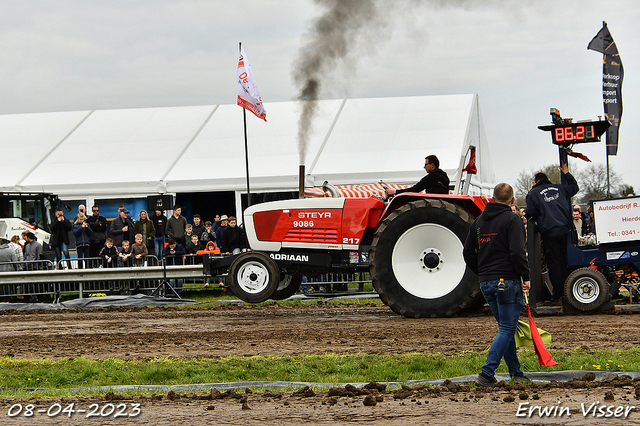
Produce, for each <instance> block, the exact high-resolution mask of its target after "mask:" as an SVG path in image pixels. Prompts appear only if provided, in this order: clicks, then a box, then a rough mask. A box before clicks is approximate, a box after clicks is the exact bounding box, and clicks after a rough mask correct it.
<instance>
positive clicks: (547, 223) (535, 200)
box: [525, 173, 579, 237]
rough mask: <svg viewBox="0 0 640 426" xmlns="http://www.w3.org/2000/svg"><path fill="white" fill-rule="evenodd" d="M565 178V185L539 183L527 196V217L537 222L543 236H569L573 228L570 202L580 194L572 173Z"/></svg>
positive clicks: (547, 182)
mask: <svg viewBox="0 0 640 426" xmlns="http://www.w3.org/2000/svg"><path fill="white" fill-rule="evenodd" d="M564 176H565V178H566V180H567V183H566V184H565V185H556V184H554V183H551V182H549V181H546V182H538V183H536V184H535V185H534V186H533V188H531V191H529V193H528V194H527V208H526V209H525V215H526V217H527V218H528V219H529V218H530V219H533V220H534V221H535V222H536V224H537V225H538V231H539V232H540V234H542V236H545V235H548V236H550V237H551V236H562V235H567V234H569V232H570V231H571V229H572V227H573V217H572V216H571V205H570V202H569V201H570V200H571V197H573V196H574V195H576V194H577V193H578V190H579V188H578V182H576V179H575V178H574V177H573V176H572V175H571V173H567V174H565V175H564Z"/></svg>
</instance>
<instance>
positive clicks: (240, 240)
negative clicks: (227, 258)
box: [222, 216, 249, 254]
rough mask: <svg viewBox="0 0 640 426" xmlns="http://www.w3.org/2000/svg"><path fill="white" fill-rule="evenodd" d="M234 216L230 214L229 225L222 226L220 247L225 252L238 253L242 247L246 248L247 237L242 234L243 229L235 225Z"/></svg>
mask: <svg viewBox="0 0 640 426" xmlns="http://www.w3.org/2000/svg"><path fill="white" fill-rule="evenodd" d="M236 224H237V221H236V218H235V217H233V216H231V217H230V218H229V226H227V227H225V228H224V232H223V233H222V247H224V251H225V252H226V253H227V254H238V253H240V252H241V251H242V249H247V248H248V247H249V245H248V244H247V239H246V237H245V235H244V230H243V229H242V228H240V227H239V226H236Z"/></svg>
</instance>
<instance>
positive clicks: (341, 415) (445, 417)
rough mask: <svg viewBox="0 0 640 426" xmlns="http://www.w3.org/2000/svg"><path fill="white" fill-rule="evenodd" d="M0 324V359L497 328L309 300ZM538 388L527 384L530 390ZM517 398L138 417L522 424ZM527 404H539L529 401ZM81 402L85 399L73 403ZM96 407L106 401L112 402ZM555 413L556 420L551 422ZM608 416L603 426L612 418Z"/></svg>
mask: <svg viewBox="0 0 640 426" xmlns="http://www.w3.org/2000/svg"><path fill="white" fill-rule="evenodd" d="M0 323H1V324H2V327H0V354H2V355H10V356H13V357H16V358H52V359H55V358H59V357H76V356H85V357H87V358H104V357H107V356H111V357H119V358H125V359H149V358H153V357H156V356H177V357H186V358H188V357H218V356H228V355H257V354H259V355H266V354H279V355H285V354H301V353H306V354H321V353H325V352H334V353H346V352H349V353H407V352H423V351H441V352H444V353H448V352H456V351H460V350H476V351H480V350H483V349H485V348H486V347H487V346H488V345H490V343H491V340H492V338H493V335H494V334H495V331H496V324H495V320H493V318H492V317H490V316H485V315H481V316H472V317H457V318H437V319H417V320H416V319H406V318H402V317H399V316H397V315H395V314H394V313H393V312H392V311H391V310H389V309H388V308H387V307H385V306H379V305H355V304H354V305H333V304H326V303H325V304H317V305H304V306H281V305H270V306H253V305H251V306H246V305H230V306H224V307H218V308H216V309H208V310H203V309H193V308H187V309H175V308H154V309H139V308H131V309H128V308H127V309H117V310H114V309H108V310H92V311H39V312H15V311H14V312H1V313H0ZM537 324H538V326H539V327H541V328H544V329H546V330H548V331H549V332H551V333H552V335H553V338H554V343H553V344H552V345H551V346H550V348H551V349H571V348H575V347H582V348H585V349H599V348H611V349H613V348H616V349H621V348H626V347H629V346H631V345H637V342H638V337H637V336H638V331H637V330H638V327H639V325H640V316H638V315H586V316H565V317H540V318H538V319H537ZM634 386H635V384H634ZM634 386H632V387H629V386H627V387H626V388H625V387H621V388H616V389H613V391H614V392H615V393H616V395H614V398H616V401H614V402H611V403H610V404H617V405H619V404H623V402H624V403H625V404H631V405H634V403H635V402H638V406H639V407H640V401H636V399H635V393H634V392H635V391H634ZM611 390H612V389H610V388H596V389H590V388H588V389H571V390H570V391H567V390H556V389H544V390H540V391H539V392H538V393H539V396H540V400H539V401H536V404H542V403H543V402H544V401H546V403H547V404H550V403H552V402H554V400H555V402H554V403H557V398H561V399H563V400H565V401H567V405H571V404H574V402H575V403H576V404H577V405H576V406H575V407H574V406H573V405H571V407H572V408H576V407H577V408H579V407H580V406H579V401H585V402H589V404H591V403H592V402H596V401H597V400H600V401H601V402H602V403H604V393H605V392H606V391H611ZM533 391H535V390H533ZM533 391H532V390H531V389H529V390H528V392H529V394H530V395H531V394H532V392H533ZM507 394H512V395H515V402H504V401H503V398H504V397H505V396H506V395H507ZM518 395H519V394H518V392H515V393H514V391H513V390H505V389H502V390H495V391H492V392H491V393H490V394H487V395H486V396H484V397H482V398H478V397H477V395H476V393H475V392H472V391H460V392H455V393H451V392H448V391H446V392H439V393H437V394H434V393H422V394H421V393H420V392H419V391H415V392H414V393H413V394H412V395H410V397H407V398H405V399H402V398H400V399H395V398H394V396H393V395H392V394H391V393H389V392H388V391H387V393H386V394H382V399H383V402H381V403H378V404H377V405H376V406H372V407H367V406H365V405H364V404H363V401H364V398H365V395H353V396H350V397H348V396H347V397H337V398H336V401H335V402H334V401H333V400H331V399H330V398H331V397H330V396H329V395H328V394H327V393H326V392H324V393H318V394H317V395H315V396H313V397H301V396H296V395H293V394H292V393H291V392H289V393H287V394H283V395H280V396H278V397H269V396H264V395H262V394H252V395H248V396H247V397H248V402H247V404H246V405H247V406H246V407H245V408H251V410H249V409H245V410H242V404H241V402H240V399H239V398H234V397H227V398H223V399H219V400H206V399H205V400H201V399H197V398H196V399H194V398H193V397H178V398H177V399H175V400H170V399H169V398H168V397H167V396H166V395H165V396H164V398H162V399H161V400H157V401H152V400H150V399H141V400H140V401H139V402H140V403H141V404H142V406H141V408H142V414H141V415H140V416H138V417H137V418H136V419H135V423H139V424H147V423H149V424H151V423H153V424H155V425H164V424H167V425H168V424H175V422H176V419H178V418H182V419H183V422H184V423H185V424H240V423H244V424H258V423H261V424H265V423H266V424H274V423H275V424H300V423H305V422H310V421H313V422H319V423H320V424H337V423H341V422H348V421H356V420H361V421H367V422H368V423H369V424H417V423H420V422H424V421H426V420H429V421H431V422H435V423H436V424H438V423H448V422H450V420H451V419H452V418H454V417H455V418H458V419H462V418H464V419H465V420H464V421H463V423H465V424H494V423H495V422H496V421H498V420H505V419H506V418H509V419H510V420H512V421H514V422H515V424H520V423H521V422H522V421H524V420H527V419H522V418H517V417H515V412H516V410H517V408H518V403H519V399H518V398H519V396H518ZM494 398H497V400H496V401H494ZM622 398H626V399H622ZM465 399H466V400H467V401H464V400H465ZM627 399H628V400H627ZM573 400H575V401H573ZM528 401H529V402H531V403H532V404H533V401H531V400H528ZM572 401H573V402H572ZM125 402H126V403H131V402H132V401H125ZM418 402H419V404H418ZM41 403H44V405H45V408H48V406H49V405H50V402H49V401H41ZM82 403H83V401H78V404H82ZM89 403H90V402H86V404H85V405H87V406H88V405H89ZM98 403H99V404H102V405H104V404H105V403H106V402H105V401H104V400H102V402H98ZM114 403H115V402H114ZM12 404H13V402H11V401H2V402H1V404H0V423H4V421H5V420H11V421H13V422H15V423H10V424H28V423H20V422H21V421H26V420H27V419H24V418H22V420H20V418H19V417H17V418H12V419H9V418H8V417H7V416H6V413H7V409H8V407H9V406H11V405H12ZM47 404H48V405H47ZM63 405H64V404H63ZM574 405H575V404H574ZM85 408H86V407H85ZM214 413H215V414H214ZM452 416H453V417H452ZM572 419H573V421H575V420H578V419H579V420H580V421H579V422H578V423H576V424H583V423H584V422H585V420H588V418H587V419H585V418H584V417H583V416H582V414H580V415H579V416H578V415H577V414H574V415H573V417H568V418H565V420H568V421H572ZM41 420H42V421H43V423H45V424H46V423H48V422H49V421H52V422H60V423H59V424H83V423H82V420H81V419H78V420H77V423H73V422H75V420H73V422H72V423H68V419H65V420H62V418H51V419H49V418H44V419H41ZM529 420H533V418H532V419H529ZM547 420H550V419H548V418H547ZM559 420H560V419H557V418H555V419H554V420H553V421H554V422H558V421H559ZM592 420H594V421H595V420H598V419H597V418H593V419H592ZM599 420H603V419H599ZM610 420H611V419H609V423H607V424H611V423H610ZM85 421H86V419H85ZM112 421H113V422H116V420H113V419H112ZM127 421H128V422H130V420H123V423H124V422H127ZM537 421H538V422H540V421H541V419H538V420H537ZM542 421H543V422H544V419H542ZM603 421H604V420H603ZM634 421H635V422H638V423H639V424H640V413H638V414H636V413H634V412H632V413H631V414H630V416H629V418H628V419H627V420H625V422H626V423H630V424H633V422H634ZM561 423H562V422H561ZM603 424H604V423H603Z"/></svg>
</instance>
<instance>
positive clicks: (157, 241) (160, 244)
mask: <svg viewBox="0 0 640 426" xmlns="http://www.w3.org/2000/svg"><path fill="white" fill-rule="evenodd" d="M153 247H154V249H155V251H156V257H157V258H158V260H162V250H164V237H155V238H154V239H153Z"/></svg>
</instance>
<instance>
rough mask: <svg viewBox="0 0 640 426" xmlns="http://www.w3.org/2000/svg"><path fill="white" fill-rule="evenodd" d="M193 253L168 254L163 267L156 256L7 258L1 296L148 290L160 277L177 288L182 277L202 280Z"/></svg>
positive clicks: (0, 268) (0, 279) (30, 297)
mask: <svg viewBox="0 0 640 426" xmlns="http://www.w3.org/2000/svg"><path fill="white" fill-rule="evenodd" d="M195 257H200V256H196V255H184V256H167V257H166V258H167V262H166V263H167V265H166V268H165V267H164V266H163V265H162V263H161V262H160V261H159V260H158V258H157V257H155V256H147V257H146V258H145V259H144V260H140V261H137V262H134V261H132V262H124V263H120V265H118V264H117V263H115V265H116V266H114V267H109V266H107V265H108V264H107V263H106V262H104V259H102V258H80V259H78V258H72V259H63V260H61V261H59V262H58V263H57V264H54V263H53V262H50V261H47V260H43V261H33V262H31V261H24V262H8V263H3V264H2V265H0V298H2V299H9V298H15V299H18V300H25V301H36V300H37V299H39V298H40V297H41V296H45V295H50V296H51V297H52V299H53V300H54V302H57V301H59V300H60V296H61V295H62V294H69V293H71V294H73V293H78V296H79V297H81V298H82V297H83V296H84V295H85V294H87V293H89V294H90V293H114V292H117V293H120V294H131V293H132V292H146V293H151V292H152V291H153V290H154V289H156V288H157V287H158V286H159V285H160V284H161V283H162V282H163V280H165V279H166V280H167V281H168V282H169V283H170V285H171V286H172V287H174V288H176V289H177V290H178V292H180V289H181V287H182V283H183V280H185V279H189V280H190V281H191V282H194V281H202V282H203V283H204V282H205V279H206V278H207V277H205V276H204V271H203V269H202V266H200V265H198V263H197V260H196V259H195Z"/></svg>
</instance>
